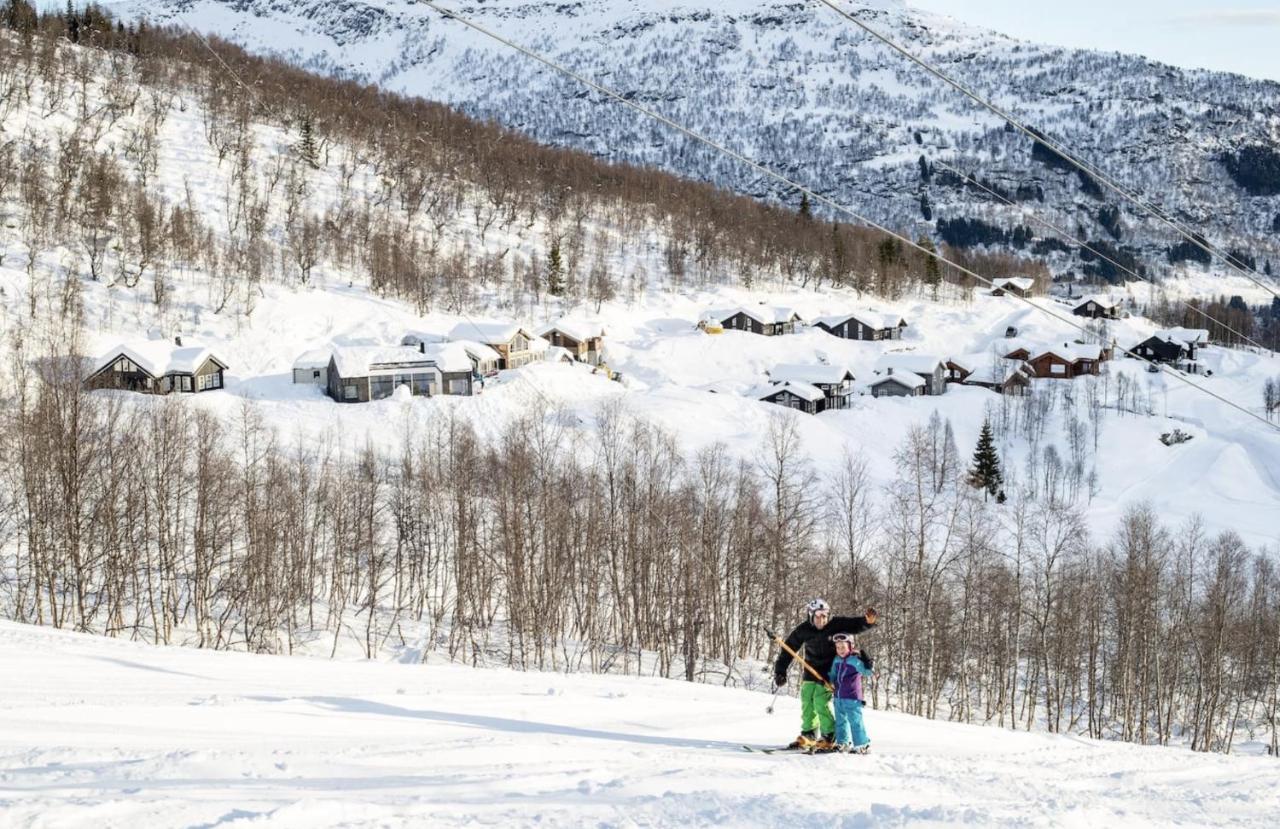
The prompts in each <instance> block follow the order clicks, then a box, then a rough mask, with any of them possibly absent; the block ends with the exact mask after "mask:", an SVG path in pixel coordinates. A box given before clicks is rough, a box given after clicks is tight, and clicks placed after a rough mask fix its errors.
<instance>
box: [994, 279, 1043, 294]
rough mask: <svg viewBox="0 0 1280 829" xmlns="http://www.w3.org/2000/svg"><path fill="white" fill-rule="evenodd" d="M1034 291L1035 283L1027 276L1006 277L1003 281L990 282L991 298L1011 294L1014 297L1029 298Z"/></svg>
mask: <svg viewBox="0 0 1280 829" xmlns="http://www.w3.org/2000/svg"><path fill="white" fill-rule="evenodd" d="M1035 289H1036V281H1035V280H1034V279H1032V278H1031V277H1029V276H1006V277H1005V278H1003V279H994V280H992V281H991V295H992V296H1004V295H1005V294H1013V295H1014V296H1020V297H1029V296H1031V295H1032V294H1033V293H1034V292H1035Z"/></svg>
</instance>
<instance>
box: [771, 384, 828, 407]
mask: <svg viewBox="0 0 1280 829" xmlns="http://www.w3.org/2000/svg"><path fill="white" fill-rule="evenodd" d="M755 397H756V399H757V400H761V401H764V402H766V403H774V404H776V405H779V406H785V407H787V408H788V409H795V410H796V411H799V412H804V413H805V414H817V413H818V412H820V411H822V410H823V403H824V401H825V399H826V395H825V394H824V393H823V391H822V389H820V388H818V387H817V386H812V385H810V384H808V383H793V382H791V381H786V382H782V383H775V384H773V385H770V386H765V387H763V388H761V389H757V390H756V392H755Z"/></svg>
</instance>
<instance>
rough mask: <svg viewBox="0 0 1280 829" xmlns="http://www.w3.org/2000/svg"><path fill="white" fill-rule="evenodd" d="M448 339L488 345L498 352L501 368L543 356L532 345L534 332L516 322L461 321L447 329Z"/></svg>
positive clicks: (523, 363) (512, 366)
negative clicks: (448, 330) (449, 329)
mask: <svg viewBox="0 0 1280 829" xmlns="http://www.w3.org/2000/svg"><path fill="white" fill-rule="evenodd" d="M449 339H450V340H451V341H455V342H465V341H471V342H476V343H481V344H483V345H487V346H488V347H490V348H492V349H493V350H494V351H495V352H497V354H498V368H500V369H505V368H520V366H523V365H528V364H529V363H531V362H533V361H534V360H540V359H542V353H541V351H539V350H538V349H536V347H535V345H534V340H535V337H534V335H533V334H531V333H529V331H528V330H527V329H525V328H524V327H523V326H521V325H520V324H519V323H514V322H461V323H458V324H457V325H455V326H454V327H453V329H452V330H451V331H450V332H449Z"/></svg>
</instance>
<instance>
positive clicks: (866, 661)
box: [860, 650, 873, 671]
mask: <svg viewBox="0 0 1280 829" xmlns="http://www.w3.org/2000/svg"><path fill="white" fill-rule="evenodd" d="M860 656H861V657H862V664H863V665H866V666H867V670H868V671H870V670H873V663H872V661H871V654H869V653H867V652H866V651H865V650H864V651H863V652H862V653H861V654H860Z"/></svg>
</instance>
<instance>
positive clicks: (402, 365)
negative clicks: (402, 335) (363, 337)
mask: <svg viewBox="0 0 1280 829" xmlns="http://www.w3.org/2000/svg"><path fill="white" fill-rule="evenodd" d="M333 362H334V367H335V368H336V369H337V371H338V375H339V376H340V377H368V376H369V375H371V374H375V373H377V372H380V371H395V370H403V369H410V370H425V369H430V368H432V367H433V366H434V365H435V361H434V359H433V358H432V357H430V356H428V355H426V354H423V353H422V352H420V351H418V349H416V348H409V347H408V346H402V345H396V346H369V345H355V346H351V345H348V346H338V347H337V348H335V349H333Z"/></svg>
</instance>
